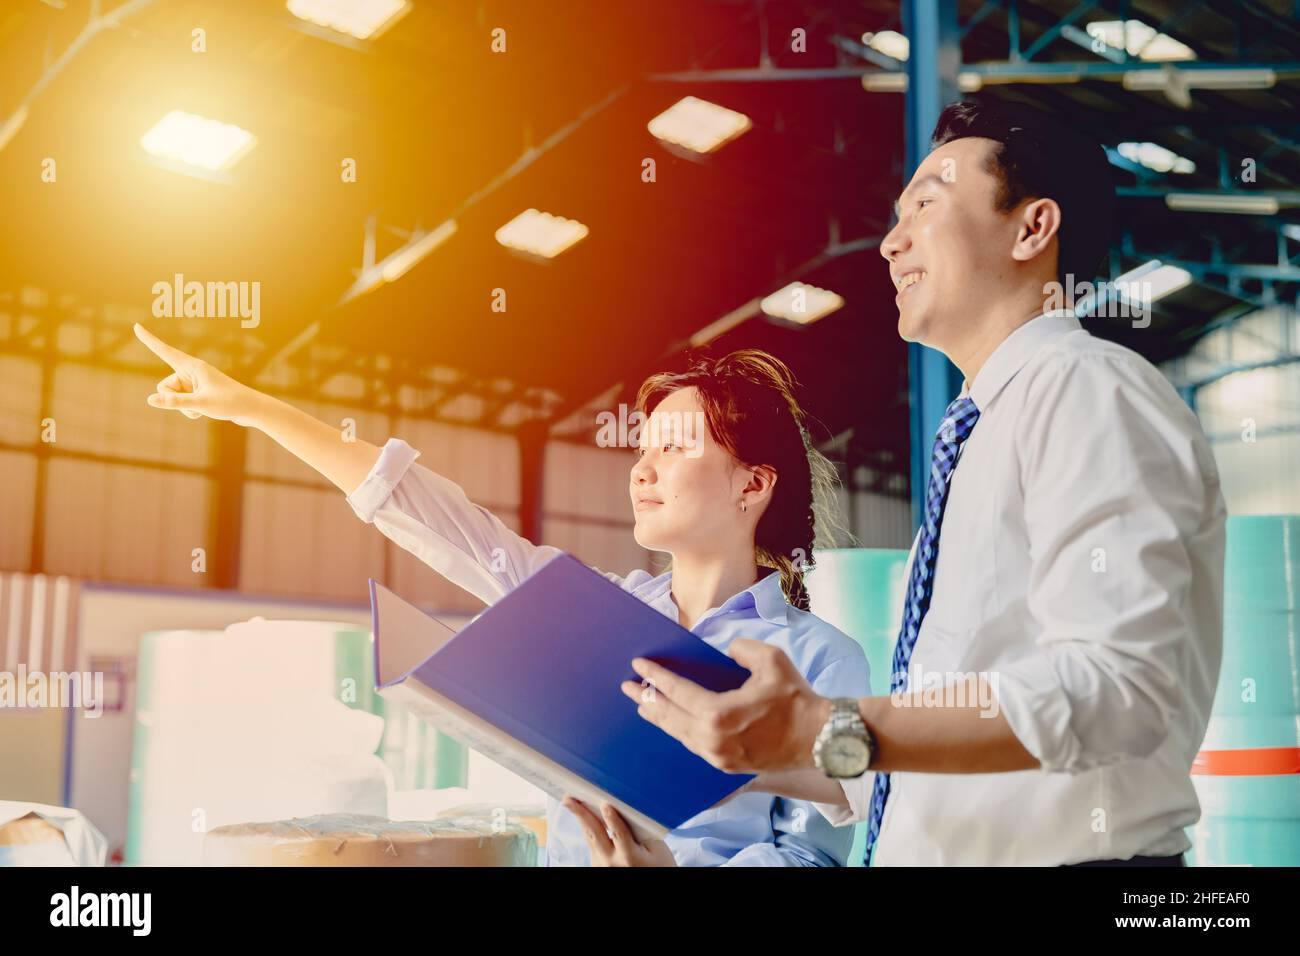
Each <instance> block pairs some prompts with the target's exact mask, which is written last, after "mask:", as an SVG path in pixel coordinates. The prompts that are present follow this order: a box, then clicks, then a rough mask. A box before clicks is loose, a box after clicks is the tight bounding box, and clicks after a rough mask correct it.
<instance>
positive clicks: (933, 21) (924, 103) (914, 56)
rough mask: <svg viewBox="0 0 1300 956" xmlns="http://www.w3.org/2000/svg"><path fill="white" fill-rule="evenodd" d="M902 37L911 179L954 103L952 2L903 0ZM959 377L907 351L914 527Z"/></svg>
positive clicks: (935, 355) (939, 362)
mask: <svg viewBox="0 0 1300 956" xmlns="http://www.w3.org/2000/svg"><path fill="white" fill-rule="evenodd" d="M903 33H904V34H905V35H906V36H907V37H908V39H909V40H910V41H911V56H910V57H909V58H908V61H907V98H906V107H905V111H904V121H903V122H904V125H905V135H904V141H905V144H906V154H905V156H906V160H905V166H906V175H907V176H909V177H910V176H911V175H912V173H913V172H914V171H915V170H916V167H917V166H919V165H920V164H921V161H922V160H923V159H924V158H925V155H926V153H928V152H929V148H930V135H931V133H932V132H933V130H934V124H935V123H936V122H938V119H939V113H940V112H941V111H942V110H943V108H944V106H946V105H947V104H949V103H951V102H952V101H953V100H955V99H957V96H958V91H957V72H958V69H959V67H960V65H961V45H960V42H959V33H958V27H957V2H956V0H907V2H905V3H904V4H903ZM961 381H962V376H961V373H960V372H959V371H958V370H957V369H956V367H955V366H953V364H952V363H951V362H949V361H948V359H947V358H946V357H945V356H944V355H943V354H942V353H941V352H937V351H935V350H934V349H930V348H926V347H925V346H924V345H921V344H919V343H916V342H910V343H908V346H907V388H908V420H909V435H910V439H911V468H910V471H909V473H910V475H911V480H912V525H913V527H917V528H919V527H920V525H921V521H922V518H923V516H924V514H925V490H926V485H927V483H928V481H929V475H930V449H931V445H932V444H933V440H934V432H935V429H936V428H938V427H939V423H940V422H941V421H942V420H943V414H944V412H945V411H946V410H947V408H948V403H949V402H951V401H952V400H953V398H955V397H956V395H957V393H958V391H960V389H961Z"/></svg>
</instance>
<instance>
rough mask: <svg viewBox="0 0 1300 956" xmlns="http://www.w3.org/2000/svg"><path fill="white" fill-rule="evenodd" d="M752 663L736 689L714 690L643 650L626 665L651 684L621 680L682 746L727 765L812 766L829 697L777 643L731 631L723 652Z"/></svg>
mask: <svg viewBox="0 0 1300 956" xmlns="http://www.w3.org/2000/svg"><path fill="white" fill-rule="evenodd" d="M727 653H728V654H729V655H730V656H731V657H732V659H733V660H735V661H736V662H737V663H739V664H741V665H742V666H744V667H746V668H748V669H749V671H750V676H749V679H748V680H746V681H745V683H744V684H742V685H741V686H740V687H738V688H737V689H736V690H732V691H727V692H725V693H721V694H716V693H713V692H712V691H708V690H705V689H704V688H703V687H701V686H699V685H698V684H695V683H693V682H692V681H689V680H687V679H686V678H684V677H679V676H678V675H676V674H674V673H673V672H672V671H670V670H668V669H667V668H664V667H661V666H659V665H658V664H655V663H654V662H652V661H648V660H646V659H644V658H640V657H638V658H636V659H635V660H634V661H632V669H633V670H635V671H636V672H637V673H638V674H640V675H641V677H643V678H644V679H645V680H646V681H648V682H649V683H650V684H651V685H653V687H654V694H653V696H652V698H651V699H650V700H648V701H646V700H643V695H644V688H643V686H642V685H641V684H638V683H637V682H636V681H630V680H629V681H624V682H623V684H622V685H621V689H622V691H623V693H624V694H626V695H627V696H628V697H630V698H632V699H633V700H635V701H637V703H638V704H639V705H640V706H638V707H637V713H638V714H640V715H641V716H642V717H644V718H645V719H646V720H648V721H650V722H651V723H652V724H654V725H655V726H657V727H659V728H661V729H662V730H664V731H665V732H667V733H669V734H671V735H672V736H673V737H676V738H677V739H678V740H680V741H681V742H682V743H683V744H685V745H686V747H687V749H689V750H691V751H692V752H694V753H696V754H699V755H700V756H701V757H703V758H704V759H705V760H707V761H708V762H709V763H711V764H713V766H715V767H717V768H718V769H719V770H725V771H727V772H728V773H756V772H759V771H764V770H767V771H776V770H794V769H798V768H800V767H812V766H813V758H812V748H813V742H814V741H815V740H816V739H817V734H818V732H819V731H820V730H821V728H822V726H823V725H824V724H825V723H826V721H827V720H828V719H829V718H830V709H831V703H830V701H829V700H827V699H825V698H824V697H819V696H818V695H817V694H816V693H815V692H814V691H813V689H812V687H810V686H809V685H808V682H807V681H806V680H804V677H803V675H802V674H800V673H799V671H798V670H797V669H796V668H795V666H794V664H793V663H792V662H791V660H790V658H789V657H787V656H786V655H785V653H784V652H783V651H782V650H781V649H780V648H777V647H773V646H772V645H770V644H764V643H763V642H762V641H754V640H749V639H747V638H736V640H734V641H733V642H732V643H731V647H730V648H729V649H728V652H727Z"/></svg>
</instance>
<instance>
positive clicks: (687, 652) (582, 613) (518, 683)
mask: <svg viewBox="0 0 1300 956" xmlns="http://www.w3.org/2000/svg"><path fill="white" fill-rule="evenodd" d="M370 598H371V610H372V615H373V621H374V633H375V674H376V680H377V682H378V689H379V692H380V693H381V694H382V695H383V696H384V697H386V698H388V699H391V700H394V701H397V702H400V703H401V704H403V705H405V706H407V707H410V708H411V709H412V710H413V711H414V712H415V713H417V714H420V715H421V716H422V717H423V718H424V719H426V720H428V721H429V722H430V723H432V724H434V725H435V726H437V727H438V729H440V730H442V731H443V732H444V733H447V734H449V735H451V736H452V737H455V738H457V739H458V740H460V741H462V742H463V743H465V744H466V745H467V746H470V747H473V748H474V749H475V750H478V751H479V752H481V753H483V754H484V755H485V756H487V757H489V758H490V759H492V760H495V761H496V762H497V763H500V764H502V765H503V766H505V767H507V768H508V769H510V770H512V771H514V772H515V773H518V774H519V775H520V776H522V777H524V778H526V779H528V780H529V781H531V782H532V783H534V784H536V785H537V786H538V787H540V788H541V789H543V790H545V791H546V792H547V793H550V794H551V795H553V796H556V797H560V796H563V794H565V793H571V794H573V795H574V796H575V797H578V798H579V799H581V800H583V801H584V802H587V803H588V804H589V805H592V806H593V807H594V806H596V805H598V804H599V803H600V802H602V801H607V802H609V803H612V804H614V805H615V806H616V807H617V808H618V809H619V811H620V812H621V813H622V814H623V816H624V817H625V818H626V819H627V821H628V823H629V825H630V826H631V827H632V829H633V831H634V832H635V833H636V834H637V835H638V837H640V838H647V837H652V838H656V839H657V838H662V837H663V835H664V834H665V833H666V832H667V831H668V830H671V829H674V828H676V827H678V826H680V825H681V824H682V823H684V822H686V821H687V820H689V819H690V818H691V817H693V816H695V815H697V814H699V813H701V812H702V811H704V810H707V809H709V808H710V807H712V806H713V805H715V804H717V803H719V802H720V801H722V800H724V799H725V798H727V797H728V796H730V795H731V794H732V793H733V792H734V791H736V790H738V789H740V788H741V787H742V786H744V785H745V784H747V783H748V782H749V781H750V780H751V779H753V778H752V776H751V775H747V774H728V773H723V772H722V771H720V770H717V769H716V768H714V767H713V766H711V765H710V764H709V763H707V762H706V761H705V760H703V759H702V758H700V757H697V756H696V755H695V754H693V753H691V752H690V751H689V750H687V749H686V748H685V747H684V746H683V745H682V744H681V743H679V742H678V741H677V740H675V739H673V738H672V737H670V736H668V735H667V734H665V733H664V732H663V731H661V730H660V729H659V728H657V727H655V726H654V725H653V724H650V723H648V722H646V721H645V720H643V719H642V718H641V717H639V716H638V715H637V712H636V709H637V705H636V703H635V702H634V701H632V700H630V699H628V698H627V697H626V696H625V695H624V694H623V692H622V691H621V690H620V689H619V684H620V683H621V682H622V681H624V680H639V678H638V677H637V675H636V673H635V672H634V671H633V670H632V667H631V661H632V658H634V657H646V658H649V659H650V660H653V661H656V662H658V663H660V664H663V665H664V666H665V667H668V668H669V669H670V670H673V671H675V672H677V673H679V674H682V675H683V676H685V677H688V678H689V679H691V680H692V681H694V682H695V683H697V684H700V685H702V686H704V687H707V688H709V689H710V690H716V691H725V690H733V689H735V688H736V687H739V686H740V685H741V684H742V683H744V681H745V679H746V678H747V677H748V676H749V671H747V670H746V669H745V668H743V667H741V666H740V665H739V664H737V663H736V662H735V661H733V660H732V659H731V658H729V657H727V656H726V655H725V654H722V653H721V652H719V651H717V650H716V649H714V648H713V647H710V646H709V645H708V644H706V643H705V642H704V641H702V640H701V639H700V638H698V637H696V636H695V635H694V634H692V633H691V632H690V631H688V630H686V629H685V628H683V627H682V626H681V625H680V624H678V623H677V622H676V621H673V620H671V619H670V618H668V617H666V616H664V615H663V614H661V613H659V612H658V611H656V610H655V609H654V608H651V607H650V606H648V605H646V604H645V603H643V602H642V601H640V600H639V599H637V598H636V597H633V596H632V595H631V594H629V593H628V592H626V591H624V590H622V589H621V588H620V587H618V586H617V585H616V584H614V583H613V582H611V581H609V580H608V579H606V578H605V577H603V576H602V575H600V574H598V573H597V572H595V571H593V570H592V569H591V568H589V567H587V566H586V565H584V564H583V563H582V562H580V561H579V560H577V559H576V558H574V557H573V556H572V555H569V554H561V555H559V556H558V557H556V558H554V559H553V560H551V561H549V562H547V563H546V564H545V565H544V566H543V567H542V568H541V569H540V570H539V571H537V572H536V573H535V574H533V575H532V576H531V577H529V578H528V579H526V580H525V581H524V582H523V583H522V584H520V585H519V586H518V587H516V588H515V589H514V590H512V591H510V592H509V593H508V594H506V596H505V597H503V598H501V599H500V600H498V601H497V602H495V603H494V604H492V605H491V606H490V607H488V608H487V609H486V610H485V611H484V612H483V613H482V614H481V615H479V616H478V617H477V618H475V619H474V620H473V621H471V622H470V623H469V624H468V625H466V626H465V627H464V628H463V629H461V630H460V631H459V632H456V631H453V630H452V629H451V628H449V627H448V626H447V625H445V624H443V623H442V622H440V621H438V620H437V619H435V618H433V617H431V616H429V615H428V614H425V613H424V612H423V611H421V610H420V609H419V608H417V607H415V606H414V605H412V604H410V603H408V602H407V601H405V600H403V599H402V598H400V597H398V596H397V595H396V594H394V593H393V592H392V591H390V590H388V589H387V588H385V587H384V586H383V585H381V584H379V583H377V582H376V581H374V580H371V582H370ZM645 692H646V693H653V688H647V689H646V691H645Z"/></svg>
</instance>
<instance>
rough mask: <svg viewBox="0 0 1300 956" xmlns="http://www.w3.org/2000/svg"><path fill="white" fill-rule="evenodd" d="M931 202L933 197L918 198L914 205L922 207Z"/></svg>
mask: <svg viewBox="0 0 1300 956" xmlns="http://www.w3.org/2000/svg"><path fill="white" fill-rule="evenodd" d="M932 202H934V200H933V199H918V200H917V201H916V205H917V206H918V207H919V208H921V209H924V208H925V207H926V206H928V205H930V203H932Z"/></svg>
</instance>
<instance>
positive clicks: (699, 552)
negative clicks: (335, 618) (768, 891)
mask: <svg viewBox="0 0 1300 956" xmlns="http://www.w3.org/2000/svg"><path fill="white" fill-rule="evenodd" d="M135 331H136V335H137V336H138V337H139V338H140V340H141V341H142V342H143V343H144V344H145V345H146V346H148V347H149V348H150V349H151V350H152V351H153V352H154V353H155V354H156V355H157V356H158V357H159V358H161V359H162V360H163V361H164V362H166V363H167V364H168V365H170V366H171V367H172V369H173V372H172V374H171V375H168V376H167V377H166V378H164V379H163V380H162V381H160V382H159V383H158V386H157V391H156V392H155V393H154V394H152V395H150V396H149V397H148V402H149V404H150V405H153V406H154V407H156V408H167V409H176V410H178V411H181V412H182V413H184V414H185V415H186V416H188V417H190V418H198V417H200V416H206V417H208V418H213V419H218V420H225V421H233V422H235V423H236V424H239V425H244V426H247V427H253V428H258V429H260V430H261V431H263V432H265V433H266V434H267V435H268V436H269V437H270V438H272V439H273V440H275V441H276V442H278V443H279V444H280V445H282V446H284V448H286V449H287V450H288V451H290V452H292V453H293V454H294V455H297V456H298V457H299V458H301V459H302V460H303V461H304V462H306V463H307V464H308V465H310V466H311V467H313V468H315V469H316V470H317V471H318V472H320V473H321V474H322V475H323V476H325V477H326V478H327V479H329V480H330V481H331V482H333V483H334V484H335V485H337V486H338V487H339V488H340V489H341V490H342V491H343V492H345V493H346V494H347V500H348V502H349V504H351V506H352V508H353V510H354V511H355V512H356V513H357V515H358V517H360V518H361V519H362V520H363V521H366V522H371V523H373V524H374V525H375V526H376V527H377V528H379V530H380V531H382V532H383V533H384V534H385V535H387V536H388V537H389V538H391V539H392V540H393V541H395V542H396V543H397V544H398V545H400V546H401V547H403V548H405V549H406V550H408V551H410V552H412V553H413V554H415V555H416V556H417V557H419V558H420V559H421V560H423V561H424V562H425V563H426V564H428V565H429V566H430V567H432V568H433V569H434V570H435V571H438V572H439V573H440V574H442V575H444V576H445V577H446V578H448V579H449V580H450V581H452V582H453V583H455V584H457V585H459V586H460V587H463V588H465V589H466V590H467V591H470V592H471V593H473V594H475V595H477V596H478V597H479V598H481V599H482V600H483V601H485V602H487V603H491V602H492V601H495V600H496V599H497V598H499V597H501V596H503V595H504V594H505V593H506V592H508V591H509V590H510V589H511V588H513V587H515V586H517V585H518V584H520V583H521V582H522V581H524V580H525V579H526V578H528V577H529V576H530V575H531V574H532V573H533V572H535V571H536V570H537V569H538V568H540V567H541V566H542V565H543V564H545V563H546V562H547V561H549V560H550V559H551V558H553V557H555V556H556V555H557V554H558V553H559V549H557V548H554V547H548V546H538V545H535V544H533V543H532V542H530V541H528V540H527V539H525V538H523V537H521V536H519V535H517V534H515V533H514V532H513V531H511V530H510V529H508V528H507V527H506V526H505V525H504V524H502V523H501V521H500V520H499V519H498V518H497V517H496V516H495V515H493V514H491V513H490V512H488V511H487V510H486V509H483V508H481V507H479V506H477V505H474V504H473V503H471V502H470V501H469V499H468V498H467V497H466V496H465V493H464V491H463V490H462V489H461V488H460V486H459V485H457V484H455V483H454V482H452V481H450V480H448V479H447V478H445V477H443V476H441V475H439V474H437V473H436V472H433V471H431V470H429V469H427V468H424V467H422V466H420V465H416V464H415V463H414V462H415V459H416V458H417V457H418V455H419V452H416V451H415V450H414V449H412V448H411V447H410V446H409V445H407V444H406V443H405V442H403V441H401V440H400V439H396V438H390V439H389V440H388V442H387V444H385V445H384V446H383V448H382V449H381V448H379V447H378V446H375V445H371V444H368V443H366V442H363V441H360V440H356V441H343V440H342V436H341V434H340V432H339V431H338V430H337V429H335V428H332V427H330V426H329V425H326V424H325V423H324V422H320V421H317V420H316V419H314V418H312V417H311V416H310V415H307V414H306V413H305V412H302V411H299V410H298V409H295V408H293V407H292V406H290V405H287V404H286V403H284V402H282V401H280V400H278V399H275V398H272V397H271V396H269V395H264V394H262V393H261V392H258V391H256V390H255V389H252V388H249V387H248V386H245V385H241V384H240V383H238V382H236V381H234V380H233V379H231V378H229V377H228V376H226V375H224V374H223V373H221V372H220V371H218V370H217V369H215V368H213V367H212V366H211V365H208V364H207V363H206V362H203V361H201V360H199V359H196V358H193V357H191V356H189V355H186V354H185V353H184V352H181V351H179V350H177V349H174V348H172V347H171V346H169V345H167V344H166V343H164V342H162V341H161V340H159V339H158V338H157V337H156V336H154V335H153V334H152V333H150V332H148V331H146V330H145V329H144V328H143V327H141V326H140V325H136V326H135ZM793 385H794V381H793V377H792V376H791V374H790V370H789V369H788V368H786V366H785V365H784V364H783V363H782V362H781V361H780V360H778V359H776V358H773V357H772V356H770V355H768V354H766V353H764V352H760V351H757V350H753V349H746V350H743V351H739V352H733V353H731V354H730V355H728V356H726V357H724V358H721V359H718V360H710V361H702V362H698V363H696V365H695V366H694V367H693V368H692V369H691V370H690V371H688V372H686V373H683V374H679V375H669V374H660V375H654V376H652V377H651V378H649V379H648V380H647V381H646V382H645V383H644V384H643V385H642V386H641V390H640V392H639V394H638V398H637V410H638V411H640V412H642V414H643V415H648V416H649V418H648V419H646V420H645V422H644V425H643V427H642V428H641V429H640V445H639V447H638V448H637V449H636V450H635V460H634V462H633V465H632V469H631V474H630V482H629V489H628V490H629V495H630V497H631V499H632V507H633V513H634V515H635V521H636V525H635V531H634V534H635V537H636V540H637V543H638V544H640V545H641V546H642V547H644V548H648V549H650V550H653V551H664V552H667V553H669V554H671V555H672V567H671V569H670V570H668V571H665V572H664V573H663V574H660V575H658V576H653V575H651V574H650V573H649V572H647V571H644V570H641V569H638V570H635V571H633V572H632V573H631V574H629V575H628V576H627V577H626V578H624V577H620V576H619V575H616V574H612V573H605V576H606V577H608V578H609V579H610V580H611V581H613V582H614V583H616V584H618V585H619V586H620V587H622V588H623V589H624V590H627V591H630V592H631V593H632V594H633V595H635V596H636V597H638V598H640V599H641V600H642V601H645V602H646V603H647V604H649V605H650V606H651V607H653V608H655V609H656V610H658V611H660V612H661V613H663V614H665V615H667V616H669V617H672V618H674V619H675V620H677V621H678V622H679V623H680V624H681V625H682V626H683V627H685V628H687V629H689V630H691V631H693V632H694V633H695V634H696V635H697V636H698V637H700V638H701V639H703V640H705V641H707V642H708V643H709V644H710V645H712V646H713V647H716V648H718V649H719V650H722V651H724V652H725V651H726V649H727V647H728V645H729V644H730V643H731V641H732V640H733V639H734V638H736V637H741V636H743V637H749V638H754V639H757V640H761V641H764V642H766V643H770V644H774V645H776V646H778V647H780V648H781V649H782V650H784V651H785V653H786V654H787V655H789V657H790V658H791V660H792V661H793V662H794V664H795V666H796V667H798V668H799V670H800V672H801V673H802V674H803V675H804V676H805V677H806V678H807V679H808V680H809V682H810V683H811V684H812V686H813V688H814V689H815V690H816V691H817V692H818V693H819V694H820V695H822V696H824V697H855V698H856V697H862V696H866V695H867V694H868V692H869V677H868V669H867V662H866V657H865V656H864V655H863V653H862V650H861V649H860V648H859V647H858V645H857V644H856V643H854V641H853V640H851V639H850V638H848V637H846V636H845V635H844V634H842V633H841V632H839V631H837V630H836V629H835V628H833V627H831V626H830V625H829V624H827V623H826V622H824V621H822V620H820V619H819V618H817V617H815V616H813V615H812V614H810V613H809V612H808V595H807V592H806V590H805V589H804V585H803V569H804V566H805V564H806V563H807V562H810V561H811V559H812V554H813V540H814V531H815V528H814V522H815V519H814V515H818V516H823V515H826V514H829V509H828V507H827V506H828V499H829V496H830V494H831V493H832V492H833V487H834V470H833V469H832V467H831V465H830V463H829V462H828V461H826V459H825V458H824V457H822V456H821V455H820V454H819V453H818V452H816V451H815V450H814V449H812V448H811V447H810V446H809V444H808V439H807V433H806V432H805V430H804V427H803V413H802V411H801V410H800V408H799V405H798V403H797V402H796V401H795V398H794V394H793ZM701 422H702V423H703V424H704V426H705V427H698V423H701ZM651 440H653V442H654V444H653V445H652V444H651ZM771 569H774V570H771ZM763 572H766V573H763ZM547 818H548V841H547V862H548V864H549V865H551V866H557V865H589V864H590V865H597V866H674V865H683V866H719V865H733V866H734V865H749V866H839V865H843V864H844V862H845V861H846V859H847V857H848V853H849V848H850V845H851V843H852V839H853V830H852V828H851V827H845V828H842V829H839V830H836V829H835V828H833V827H831V826H830V825H829V824H828V823H827V822H826V820H825V818H824V817H823V816H822V815H821V814H820V813H819V812H817V810H816V808H814V807H813V806H812V804H811V803H807V802H804V801H800V800H792V799H785V798H781V797H775V796H772V795H770V794H767V793H760V792H758V791H757V790H756V789H755V788H753V787H750V788H748V789H746V790H744V791H742V792H740V793H738V794H736V795H734V796H733V797H732V798H731V799H729V800H727V801H726V802H724V803H723V804H720V805H718V806H715V807H713V808H711V809H709V810H706V811H704V812H703V813H700V814H698V815H697V816H695V817H693V818H691V819H690V820H688V821H686V822H685V823H684V824H682V826H680V827H679V828H677V829H675V830H673V831H671V832H670V833H669V834H668V835H667V837H666V838H665V839H664V840H662V841H650V842H649V843H639V842H638V841H637V840H636V838H635V837H634V836H633V835H632V833H631V832H630V830H629V828H628V827H627V825H626V823H625V821H624V820H623V819H622V817H621V816H619V814H618V813H617V811H616V810H614V808H613V807H611V806H607V805H606V806H602V807H600V808H593V807H588V806H586V805H584V804H582V803H580V802H579V801H577V800H574V799H572V798H566V799H565V801H564V802H563V803H561V802H559V801H556V800H550V801H548V814H547Z"/></svg>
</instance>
